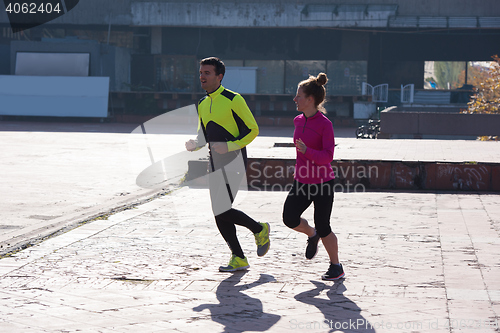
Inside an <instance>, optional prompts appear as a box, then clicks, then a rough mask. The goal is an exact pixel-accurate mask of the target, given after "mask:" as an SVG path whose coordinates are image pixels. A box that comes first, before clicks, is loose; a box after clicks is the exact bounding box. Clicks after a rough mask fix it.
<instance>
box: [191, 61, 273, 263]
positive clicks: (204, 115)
mask: <svg viewBox="0 0 500 333" xmlns="http://www.w3.org/2000/svg"><path fill="white" fill-rule="evenodd" d="M225 72H226V68H225V66H224V63H223V62H222V61H221V60H220V59H218V58H216V57H210V58H205V59H203V60H201V62H200V83H201V87H202V88H203V89H204V90H205V91H206V92H207V95H206V96H204V97H203V98H202V99H201V100H200V101H199V103H198V119H199V124H198V137H197V139H196V140H189V141H188V142H186V149H187V150H188V151H195V150H198V149H200V148H201V147H203V146H205V145H206V144H207V143H208V148H209V152H210V174H209V188H210V200H211V202H212V211H213V213H214V215H215V222H216V224H217V228H218V229H219V231H220V233H221V235H222V237H223V238H224V240H225V241H226V242H227V244H228V245H229V248H230V249H231V252H232V255H231V259H230V260H229V264H228V265H227V266H221V267H219V271H221V272H234V271H237V270H244V269H247V268H248V267H250V265H249V264H248V260H247V258H246V257H245V255H244V253H243V250H242V248H241V246H240V243H239V241H238V238H237V236H236V227H235V225H241V226H244V227H246V228H248V229H249V230H251V231H252V233H253V234H254V236H255V242H256V244H257V255H258V256H263V255H265V254H266V253H267V251H268V250H269V245H270V241H269V224H268V223H259V222H256V221H255V220H253V219H252V218H251V217H249V216H248V215H246V214H245V213H243V212H242V211H239V210H237V209H234V208H232V203H233V202H234V199H235V197H236V193H237V192H238V188H239V185H240V183H241V181H242V180H243V177H245V176H246V173H245V169H246V162H247V152H246V148H245V147H246V146H247V145H248V144H249V143H250V142H252V141H253V139H255V137H256V136H257V135H258V134H259V128H258V126H257V123H256V122H255V119H254V117H253V115H252V112H251V111H250V109H249V108H248V106H247V104H246V102H245V100H244V99H243V97H242V96H241V95H240V94H238V93H235V92H233V91H230V90H228V89H225V88H224V87H223V86H222V85H221V81H222V79H223V77H224V74H225Z"/></svg>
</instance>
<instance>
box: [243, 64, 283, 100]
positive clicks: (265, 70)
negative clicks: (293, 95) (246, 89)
mask: <svg viewBox="0 0 500 333" xmlns="http://www.w3.org/2000/svg"><path fill="white" fill-rule="evenodd" d="M245 66H247V67H257V68H258V69H257V94H283V93H284V89H283V84H284V79H285V61H284V60H246V61H245Z"/></svg>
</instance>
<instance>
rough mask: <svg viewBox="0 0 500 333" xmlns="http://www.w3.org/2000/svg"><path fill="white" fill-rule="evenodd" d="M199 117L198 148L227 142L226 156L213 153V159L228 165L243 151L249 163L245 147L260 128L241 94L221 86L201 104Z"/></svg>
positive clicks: (202, 100) (204, 98)
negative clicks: (228, 162)
mask: <svg viewBox="0 0 500 333" xmlns="http://www.w3.org/2000/svg"><path fill="white" fill-rule="evenodd" d="M198 117H199V125H198V146H199V147H203V146H204V145H205V144H206V142H208V143H215V142H227V147H228V153H227V154H223V155H220V154H216V153H215V151H211V152H210V155H211V157H212V158H213V159H214V160H221V161H222V160H225V161H226V162H227V161H229V160H232V159H233V158H234V155H235V154H237V153H238V152H239V151H240V150H241V151H242V153H243V154H244V158H245V160H246V149H245V147H246V146H247V145H248V144H249V143H250V142H252V141H253V140H254V139H255V138H256V137H257V135H258V134H259V127H258V126H257V122H256V121H255V118H254V117H253V115H252V112H251V111H250V109H249V108H248V106H247V103H246V102H245V99H244V98H243V97H242V96H241V95H240V94H238V93H235V92H233V91H231V90H228V89H225V88H224V87H223V86H222V85H221V86H220V87H219V88H218V89H217V90H216V91H214V92H213V93H210V94H207V95H206V96H204V97H203V98H202V99H201V100H200V101H199V103H198ZM215 155H219V156H215ZM225 155H227V156H225ZM216 164H219V163H216ZM216 168H217V167H216Z"/></svg>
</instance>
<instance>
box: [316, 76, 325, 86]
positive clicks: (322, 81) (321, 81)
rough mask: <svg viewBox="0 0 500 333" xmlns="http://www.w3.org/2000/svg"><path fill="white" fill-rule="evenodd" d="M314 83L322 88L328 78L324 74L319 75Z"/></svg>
mask: <svg viewBox="0 0 500 333" xmlns="http://www.w3.org/2000/svg"><path fill="white" fill-rule="evenodd" d="M316 82H317V83H318V85H319V86H324V85H325V84H326V83H327V82H328V78H327V77H326V74H325V73H319V74H318V76H317V77H316Z"/></svg>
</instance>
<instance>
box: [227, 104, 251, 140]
mask: <svg viewBox="0 0 500 333" xmlns="http://www.w3.org/2000/svg"><path fill="white" fill-rule="evenodd" d="M231 111H232V112H233V117H234V121H235V122H236V125H237V126H238V131H239V132H240V135H238V137H237V138H236V140H241V139H243V138H244V137H245V136H247V135H248V134H250V132H251V131H250V128H248V126H247V124H245V122H244V121H243V119H241V118H240V117H239V116H238V115H237V114H236V112H234V110H231Z"/></svg>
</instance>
